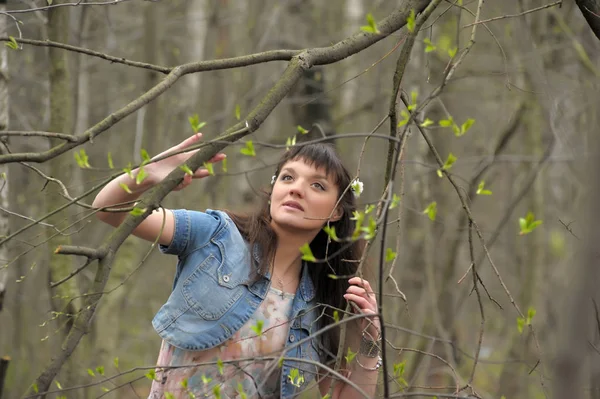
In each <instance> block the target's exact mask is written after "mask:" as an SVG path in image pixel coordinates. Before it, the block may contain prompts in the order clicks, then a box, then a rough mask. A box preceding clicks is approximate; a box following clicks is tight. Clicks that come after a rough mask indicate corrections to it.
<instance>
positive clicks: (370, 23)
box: [360, 13, 380, 33]
mask: <svg viewBox="0 0 600 399" xmlns="http://www.w3.org/2000/svg"><path fill="white" fill-rule="evenodd" d="M360 30H362V31H363V32H367V33H380V32H379V29H377V23H376V22H375V18H373V14H371V13H368V14H367V25H363V26H361V27H360Z"/></svg>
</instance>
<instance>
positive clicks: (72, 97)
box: [0, 0, 600, 399]
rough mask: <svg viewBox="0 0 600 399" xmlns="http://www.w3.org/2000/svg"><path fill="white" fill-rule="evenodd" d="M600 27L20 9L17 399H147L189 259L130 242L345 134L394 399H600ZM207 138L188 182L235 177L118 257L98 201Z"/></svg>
mask: <svg viewBox="0 0 600 399" xmlns="http://www.w3.org/2000/svg"><path fill="white" fill-rule="evenodd" d="M411 10H412V12H411ZM599 14H600V6H599V5H598V3H596V2H595V1H593V0H591V1H590V0H587V1H583V0H581V1H577V2H573V1H564V2H561V1H555V2H553V1H549V0H544V1H541V0H505V1H488V2H483V1H481V0H464V1H460V0H456V1H439V0H433V1H431V0H397V1H381V0H374V1H365V0H327V1H325V0H323V1H317V0H289V1H277V0H256V1H241V0H239V1H237V0H170V1H166V0H162V1H141V0H130V1H127V0H112V1H101V0H98V1H95V2H92V1H74V0H71V1H70V2H68V1H57V0H55V1H54V2H51V1H46V0H44V1H41V0H40V1H29V0H28V1H25V0H23V1H16V0H12V1H6V0H3V1H0V40H2V41H3V44H2V50H0V139H1V145H0V173H1V182H0V183H1V187H0V199H1V204H0V234H1V235H2V237H0V260H1V261H2V266H1V268H0V309H1V311H0V356H5V357H4V358H3V359H2V361H1V362H0V377H1V378H0V396H1V397H2V398H17V397H23V396H26V397H36V396H39V394H40V393H44V392H46V391H49V392H52V393H51V394H49V395H48V397H56V398H58V397H68V398H92V397H94V398H95V397H100V396H102V397H107V398H137V397H145V396H146V395H147V393H148V390H149V386H150V381H149V379H150V378H152V373H151V371H150V370H151V369H152V366H153V365H154V364H155V361H156V357H157V353H158V349H159V346H160V340H159V337H158V335H157V334H156V333H155V332H154V330H153V329H152V327H151V324H150V320H151V318H152V317H153V315H154V314H155V312H156V311H157V310H158V308H159V307H160V306H161V304H162V303H163V302H164V301H165V300H166V298H167V297H168V295H169V292H170V289H171V282H172V278H173V273H174V268H175V259H173V258H171V257H168V256H165V255H161V254H159V253H158V251H157V249H156V247H155V246H154V245H151V244H149V243H146V242H142V241H141V240H139V239H137V238H134V237H129V233H130V232H131V229H132V228H133V226H135V224H136V223H139V221H140V220H141V218H143V217H144V216H145V215H147V213H148V212H150V211H151V208H152V207H155V206H158V205H159V204H160V205H162V206H165V207H169V208H179V207H185V208H190V209H198V210H203V209H206V208H228V209H235V210H250V209H252V208H253V207H254V206H255V205H256V204H257V202H258V194H257V193H258V192H259V191H260V190H261V189H266V188H268V185H269V182H270V177H271V175H272V174H273V169H274V162H275V161H276V159H277V158H278V156H279V155H280V154H281V152H282V151H283V150H285V147H286V145H288V146H289V145H292V144H293V143H294V142H296V143H301V142H305V141H308V140H322V139H323V137H324V136H325V137H334V138H335V144H336V146H337V148H338V150H339V152H340V154H341V155H342V157H343V159H344V160H345V162H346V164H347V165H348V166H349V168H350V170H352V171H353V172H355V173H356V176H357V177H359V178H360V180H361V181H362V182H363V183H364V192H363V193H362V195H361V196H360V200H359V202H360V208H361V210H363V211H364V212H363V214H362V216H363V217H364V226H365V228H364V230H363V231H362V233H363V234H365V235H368V234H371V233H375V232H376V233H377V234H376V237H375V238H374V239H373V240H372V243H371V245H370V250H369V256H368V259H367V262H366V263H365V273H366V275H367V276H369V279H370V280H371V281H372V282H373V285H374V286H377V287H378V288H377V292H378V295H381V296H380V298H383V301H380V302H381V303H380V305H381V307H382V312H383V313H382V314H383V317H384V321H385V325H386V329H385V332H386V336H385V338H386V340H387V342H388V344H387V345H386V351H385V358H386V367H385V368H384V370H382V375H381V378H380V385H381V389H380V394H381V395H382V396H383V395H387V396H388V397H404V396H411V397H434V396H437V397H439V398H442V397H482V398H498V399H500V398H501V397H504V398H506V399H513V398H544V397H557V398H567V397H573V398H575V397H577V398H590V399H594V398H595V399H598V398H600V349H599V348H600V316H598V314H599V311H598V303H600V293H599V292H600V291H599V290H598V289H597V286H598V284H600V278H599V277H598V275H599V273H598V271H597V266H596V265H597V261H596V255H595V252H594V250H593V245H592V247H590V246H589V243H590V242H591V243H592V244H594V243H595V242H597V239H598V233H597V232H596V229H594V226H597V225H598V224H597V222H599V221H598V216H596V214H597V213H598V212H597V203H598V200H600V196H598V188H597V185H598V184H599V182H597V181H596V180H598V179H597V170H598V166H599V165H598V157H597V155H598V153H599V152H598V146H597V141H598V140H597V138H596V136H597V135H598V122H599V118H600V112H599V109H600V108H599V107H598V103H597V102H596V101H598V100H599V99H600V98H599V88H600V82H599V76H600V41H599V40H598V37H600V25H599V23H600V22H599V21H600V16H599ZM348 38H349V39H348ZM336 43H337V44H336ZM307 49H313V50H307ZM314 49H316V50H314ZM250 54H258V55H256V56H252V57H247V55H250ZM211 60H214V61H211ZM200 61H202V62H200ZM178 65H183V66H182V67H181V68H173V67H174V66H178ZM198 129H200V130H201V131H202V132H203V133H204V142H211V141H213V144H212V145H209V146H206V147H204V148H203V149H202V150H201V151H200V152H199V153H198V156H196V157H195V158H194V161H193V162H192V163H191V164H190V165H191V166H193V167H199V166H201V165H202V164H203V162H205V161H206V160H207V159H209V158H210V156H211V155H212V154H214V153H215V152H216V151H217V150H218V149H220V148H224V151H225V152H226V153H227V154H228V162H227V167H226V170H225V169H224V168H223V167H222V166H220V165H218V166H215V168H214V173H215V176H211V177H209V178H206V179H203V180H201V181H198V182H196V184H194V185H192V186H191V187H189V188H187V189H186V190H185V191H182V192H173V193H170V194H168V196H167V195H166V194H167V193H169V191H170V190H171V189H172V188H173V187H175V186H176V185H177V184H178V181H179V179H181V177H182V175H183V173H185V172H184V171H183V170H177V171H175V172H174V174H173V175H172V176H171V177H170V178H169V179H168V181H166V182H165V183H164V184H163V185H161V186H160V187H159V189H158V190H156V191H155V192H153V193H152V197H144V198H146V199H147V202H146V203H147V204H149V206H148V207H147V208H140V207H137V208H133V209H132V210H131V215H130V217H129V219H128V222H127V223H126V226H124V227H123V228H121V229H119V230H118V231H117V233H116V234H112V235H111V233H112V230H111V229H110V228H108V227H107V226H104V225H102V224H101V223H100V222H98V221H97V220H96V219H95V217H94V212H95V211H94V210H93V209H91V208H90V206H89V204H90V203H91V202H92V199H93V195H94V194H95V193H96V192H97V190H98V189H99V187H101V185H102V184H105V183H106V181H107V180H106V179H107V178H109V177H110V176H115V175H116V174H118V173H121V172H122V171H123V170H127V169H128V168H130V167H132V166H136V165H139V164H140V163H143V162H146V160H147V156H148V154H149V155H150V156H153V155H155V154H157V153H159V152H161V151H163V150H164V149H166V148H168V147H171V146H173V145H175V144H177V143H179V142H180V141H181V140H183V139H184V138H186V137H189V136H190V135H191V134H192V133H193V132H194V131H195V130H198ZM306 131H308V133H307V132H306ZM217 138H218V139H217ZM390 181H391V182H392V183H391V184H388V182H390ZM595 205H596V206H595ZM371 206H374V207H371ZM370 208H372V209H370ZM367 211H370V212H369V213H367ZM370 220H372V221H373V222H372V223H376V224H377V227H378V228H377V231H375V230H374V227H373V224H372V225H371V226H372V227H369V221H370ZM384 226H385V228H384ZM343 355H345V354H343V353H342V354H340V356H343ZM383 373H387V376H388V378H383V375H384V374H383ZM36 392H37V393H36ZM313 392H314V391H313ZM565 392H566V393H565ZM312 395H313V394H310V393H307V394H305V396H306V397H314V396H312Z"/></svg>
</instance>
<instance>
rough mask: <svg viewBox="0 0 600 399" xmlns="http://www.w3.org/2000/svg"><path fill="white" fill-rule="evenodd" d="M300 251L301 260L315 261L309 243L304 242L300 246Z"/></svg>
mask: <svg viewBox="0 0 600 399" xmlns="http://www.w3.org/2000/svg"><path fill="white" fill-rule="evenodd" d="M300 253H301V254H302V260H305V261H308V262H316V261H317V258H315V256H314V255H313V253H312V250H311V249H310V245H308V243H305V244H304V245H302V246H301V247H300Z"/></svg>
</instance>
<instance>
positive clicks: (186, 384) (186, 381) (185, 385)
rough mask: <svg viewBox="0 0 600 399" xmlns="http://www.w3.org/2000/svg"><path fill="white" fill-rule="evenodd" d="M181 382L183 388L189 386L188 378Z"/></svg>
mask: <svg viewBox="0 0 600 399" xmlns="http://www.w3.org/2000/svg"><path fill="white" fill-rule="evenodd" d="M180 384H181V386H182V387H183V388H187V387H188V379H187V378H184V379H183V380H181V383H180Z"/></svg>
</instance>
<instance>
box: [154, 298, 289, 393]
mask: <svg viewBox="0 0 600 399" xmlns="http://www.w3.org/2000/svg"><path fill="white" fill-rule="evenodd" d="M293 299H294V295H293V294H288V293H282V292H281V291H279V290H277V289H275V288H272V287H271V288H269V291H268V293H267V296H266V298H265V300H264V301H263V302H262V304H261V305H260V307H259V308H258V309H257V310H256V312H254V314H253V315H252V317H251V318H250V319H249V320H248V321H247V322H246V324H244V325H243V326H242V328H241V329H240V330H239V331H238V332H236V333H235V334H234V335H233V336H232V337H231V338H230V339H229V340H227V341H225V342H224V343H222V344H221V345H219V346H217V347H214V348H211V349H207V350H204V351H188V350H183V349H180V348H176V347H174V346H172V345H170V344H169V343H167V342H166V341H163V343H162V345H161V348H160V353H159V355H158V361H157V369H156V378H155V380H154V381H153V382H152V388H151V390H150V396H148V398H149V399H162V398H166V399H171V398H176V399H179V398H186V399H190V398H198V399H200V398H207V397H209V398H221V399H233V398H239V399H258V398H261V399H275V398H279V389H280V375H281V369H280V368H279V367H278V365H277V363H276V362H277V361H276V360H269V361H260V360H256V359H253V358H257V357H261V356H278V355H280V354H281V352H282V350H283V348H284V347H285V343H286V341H287V336H288V333H289V319H290V315H291V311H292V302H293ZM245 358H250V360H242V361H236V362H230V363H227V361H229V360H237V359H245ZM219 360H220V361H222V362H224V363H223V364H222V365H221V363H220V362H219V363H215V362H218V361H219ZM204 362H212V364H209V365H198V363H204ZM169 366H171V367H172V366H186V367H178V368H172V369H161V367H169Z"/></svg>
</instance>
